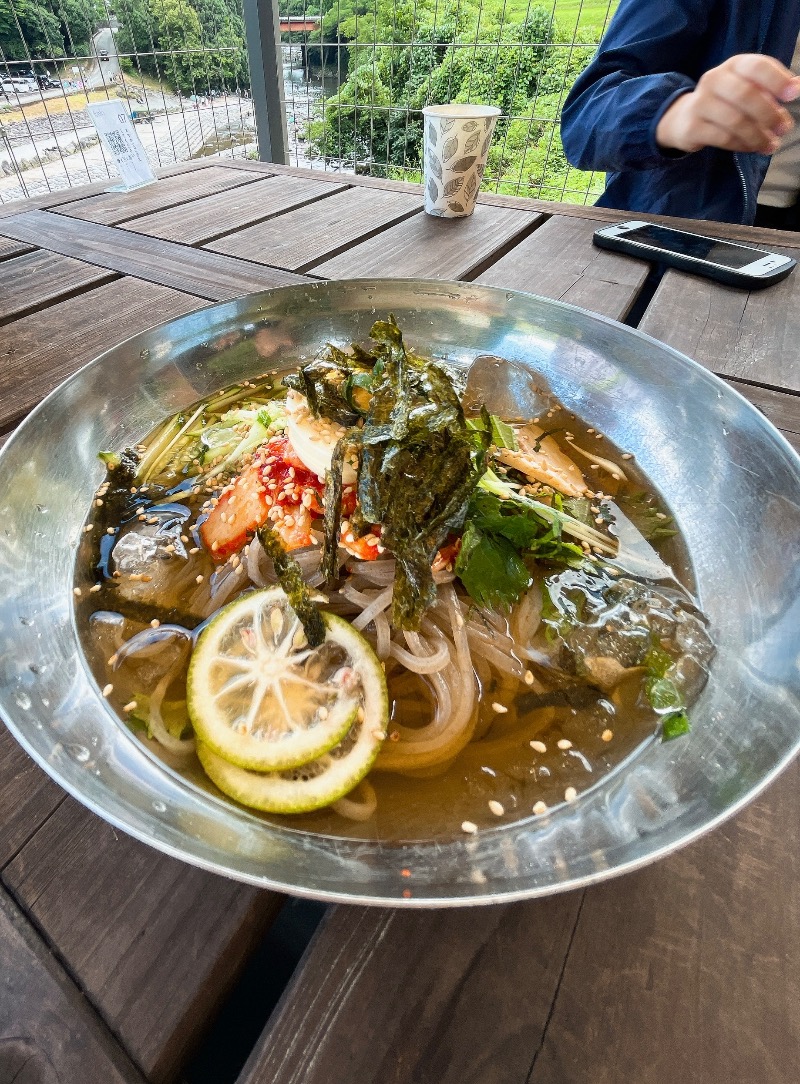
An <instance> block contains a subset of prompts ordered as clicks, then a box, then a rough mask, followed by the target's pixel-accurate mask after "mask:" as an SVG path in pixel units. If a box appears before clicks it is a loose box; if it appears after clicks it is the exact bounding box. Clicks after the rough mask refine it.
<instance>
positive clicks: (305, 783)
mask: <svg viewBox="0 0 800 1084" xmlns="http://www.w3.org/2000/svg"><path fill="white" fill-rule="evenodd" d="M365 691H366V690H365ZM384 691H385V689H384V690H378V691H377V696H376V697H370V695H369V692H367V695H366V705H365V706H366V710H365V712H364V719H363V721H362V720H358V719H357V720H356V722H355V724H354V725H353V726H352V727H351V728H350V730H349V731H348V733H347V734H346V736H345V738H344V740H343V741H341V742H340V743H339V744H338V745H336V746H334V747H333V749H330V750H329V751H328V752H327V753H324V754H323V755H322V756H321V757H319V759H317V760H312V761H311V762H310V763H309V764H301V765H300V766H298V767H296V768H291V769H289V770H287V771H283V772H251V771H247V770H246V769H245V768H237V767H236V765H234V764H230V763H228V761H226V760H223V759H222V757H218V756H217V755H216V753H214V752H213V751H212V750H211V749H209V747H208V746H207V745H203V743H202V742H199V743H198V745H197V755H198V756H199V757H200V763H201V764H202V765H203V767H204V768H205V770H206V774H207V775H208V776H209V778H210V779H211V780H212V781H213V782H214V783H216V785H217V786H218V787H219V789H220V790H221V791H222V792H223V793H224V794H227V795H228V796H229V797H230V798H235V799H236V801H237V802H241V803H242V805H246V806H250V807H251V808H252V809H261V810H264V811H265V812H267V813H309V812H310V811H311V810H313V809H322V808H323V806H326V805H330V804H331V803H332V802H335V801H336V800H337V799H338V798H341V797H342V796H343V795H345V794H348V793H349V792H350V791H351V790H352V789H353V788H354V787H355V786H356V785H357V784H358V783H360V782H361V780H362V779H363V778H364V776H365V775H366V774H367V772H368V771H369V770H370V768H371V767H372V763H373V761H374V760H375V757H376V756H377V754H378V750H379V749H380V747H381V743H382V742H383V739H384V738H385V736H386V724H387V720H388V710H387V703H388V702H387V701H386V700H385V699H384ZM371 700H380V701H381V703H380V705H378V704H371V703H370V701H371Z"/></svg>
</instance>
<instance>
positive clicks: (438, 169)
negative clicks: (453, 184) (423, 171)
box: [428, 149, 442, 180]
mask: <svg viewBox="0 0 800 1084" xmlns="http://www.w3.org/2000/svg"><path fill="white" fill-rule="evenodd" d="M428 169H429V170H430V172H431V173H432V174H433V175H434V177H438V178H439V180H441V179H442V163H441V162H440V161H439V159H438V158H437V157H436V155H435V154H434V153H433V151H432V150H430V149H429V150H428Z"/></svg>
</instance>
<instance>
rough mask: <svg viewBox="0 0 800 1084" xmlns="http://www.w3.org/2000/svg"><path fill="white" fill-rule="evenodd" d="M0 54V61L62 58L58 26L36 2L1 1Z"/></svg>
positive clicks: (31, 0)
mask: <svg viewBox="0 0 800 1084" xmlns="http://www.w3.org/2000/svg"><path fill="white" fill-rule="evenodd" d="M0 53H1V54H2V57H1V58H2V59H3V60H28V58H29V57H34V58H35V57H46V56H64V55H65V51H64V39H63V37H62V36H61V23H60V21H59V19H58V18H57V17H56V16H55V15H54V14H53V12H52V11H51V10H50V9H49V8H48V7H46V6H45V5H44V4H40V3H37V2H36V0H14V7H13V8H12V7H11V3H10V0H0Z"/></svg>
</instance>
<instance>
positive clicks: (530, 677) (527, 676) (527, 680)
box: [525, 670, 533, 685]
mask: <svg viewBox="0 0 800 1084" xmlns="http://www.w3.org/2000/svg"><path fill="white" fill-rule="evenodd" d="M525 684H526V685H533V674H532V672H531V671H530V670H526V671H525Z"/></svg>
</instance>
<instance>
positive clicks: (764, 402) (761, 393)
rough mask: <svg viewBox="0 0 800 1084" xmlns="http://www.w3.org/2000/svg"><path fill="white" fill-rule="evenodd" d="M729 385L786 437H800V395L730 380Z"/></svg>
mask: <svg viewBox="0 0 800 1084" xmlns="http://www.w3.org/2000/svg"><path fill="white" fill-rule="evenodd" d="M727 383H728V384H730V385H731V387H732V388H735V389H736V390H737V391H738V392H739V393H740V394H741V395H743V396H744V397H745V399H748V400H749V401H750V402H751V403H752V404H753V406H755V407H757V408H758V409H759V410H760V411H761V413H762V414H765V415H766V416H767V417H768V418H769V420H770V421H771V422H772V424H773V425H774V426H776V428H778V429H780V430H781V432H782V433H783V435H784V436H785V437H787V438H791V437H792V436H794V437H800V395H790V394H789V393H787V392H784V391H775V390H774V389H772V388H761V387H759V386H758V385H757V384H743V383H742V382H741V381H739V380H732V379H730V378H728V380H727Z"/></svg>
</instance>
